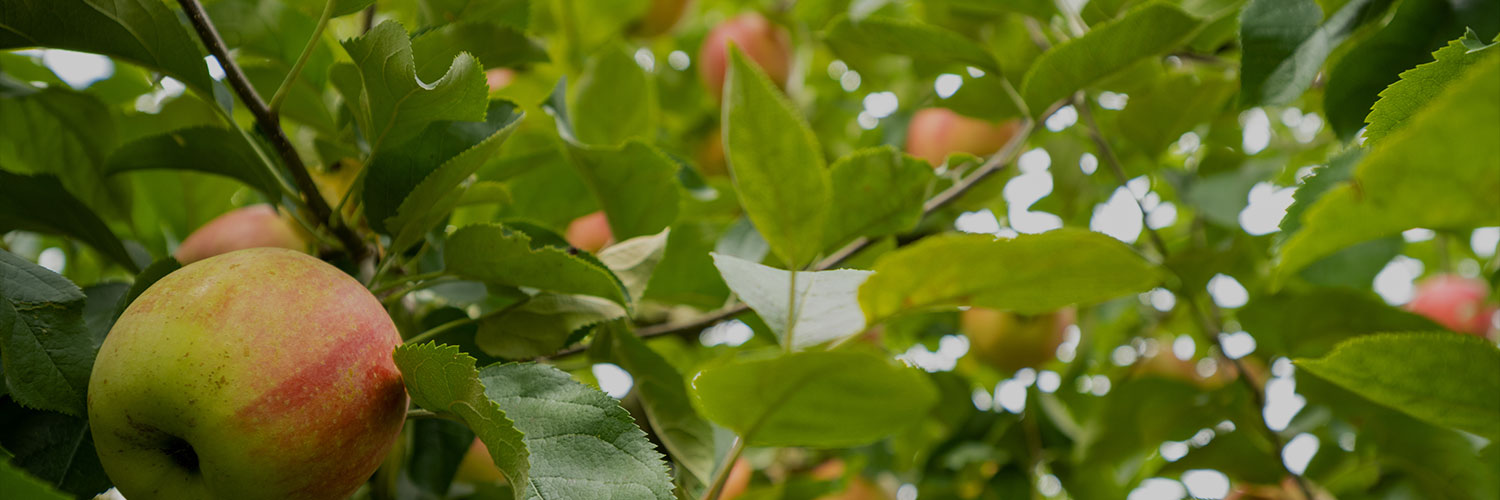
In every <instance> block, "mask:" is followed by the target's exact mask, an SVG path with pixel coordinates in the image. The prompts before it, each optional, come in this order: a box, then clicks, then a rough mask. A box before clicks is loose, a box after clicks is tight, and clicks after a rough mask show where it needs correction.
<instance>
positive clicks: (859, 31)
mask: <svg viewBox="0 0 1500 500" xmlns="http://www.w3.org/2000/svg"><path fill="white" fill-rule="evenodd" d="M823 38H825V39H827V40H828V41H830V42H834V43H840V44H848V45H850V46H853V47H859V48H861V49H865V50H875V51H879V52H888V53H892V54H900V55H903V56H908V57H912V58H915V59H921V60H932V61H940V62H956V63H962V64H967V65H970V66H974V67H977V68H980V69H983V70H985V71H991V72H995V73H999V72H1000V65H999V63H998V62H996V61H995V56H993V55H991V54H990V53H989V51H987V50H985V49H984V47H982V46H980V45H979V44H978V43H976V42H974V41H973V40H970V39H968V38H965V37H964V36H963V35H960V34H958V33H955V32H952V31H949V30H947V29H944V28H941V27H938V26H934V25H931V24H927V23H923V22H921V21H916V20H912V19H907V18H895V17H885V16H871V17H866V18H864V19H860V20H855V19H851V18H849V17H848V16H844V15H840V16H839V17H838V18H836V19H834V20H833V21H832V22H830V23H829V27H828V29H827V31H826V32H824V34H823ZM997 98H998V97H997Z"/></svg>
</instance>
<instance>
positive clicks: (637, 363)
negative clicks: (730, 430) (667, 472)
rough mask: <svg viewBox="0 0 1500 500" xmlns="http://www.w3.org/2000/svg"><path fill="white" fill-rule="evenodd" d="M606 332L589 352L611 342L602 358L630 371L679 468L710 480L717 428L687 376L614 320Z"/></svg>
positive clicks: (647, 413)
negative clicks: (696, 402)
mask: <svg viewBox="0 0 1500 500" xmlns="http://www.w3.org/2000/svg"><path fill="white" fill-rule="evenodd" d="M604 331H605V332H606V333H605V335H606V336H605V337H603V339H602V340H603V342H602V343H601V342H599V341H596V343H595V345H593V346H590V347H591V355H592V354H594V353H599V351H600V350H601V349H600V347H601V346H607V347H608V349H605V350H603V351H604V352H602V353H600V354H601V357H602V358H604V359H607V360H609V361H610V362H612V363H614V364H616V365H618V366H619V367H620V368H624V369H625V371H627V372H630V377H631V378H632V379H633V380H634V382H635V390H636V391H638V392H639V393H640V399H641V406H643V407H645V410H646V419H647V420H649V421H650V422H651V428H652V429H654V430H655V431H656V435H657V437H659V438H661V441H662V444H663V445H664V446H666V448H667V452H668V453H669V454H671V456H672V458H673V459H675V460H676V461H677V463H678V464H680V465H681V466H682V468H681V469H679V470H686V471H687V472H688V473H689V474H692V475H693V476H695V477H696V478H697V479H698V480H699V481H700V482H702V483H704V484H707V483H708V482H709V481H710V480H712V474H713V468H714V457H715V455H714V429H713V427H712V426H710V425H709V424H708V421H706V420H703V417H700V416H698V412H697V411H696V410H694V409H693V404H692V399H691V398H689V397H688V391H687V380H686V379H684V378H683V377H682V374H681V373H679V372H678V371H677V369H676V368H674V367H673V366H672V364H671V363H669V362H667V359H666V358H664V357H662V355H661V354H657V352H656V351H654V350H652V349H651V348H650V347H648V346H647V345H646V343H645V342H642V341H641V339H640V338H638V337H636V336H635V334H633V333H631V332H628V331H624V330H623V329H621V328H616V327H614V326H613V324H612V325H611V326H607V327H605V330H604Z"/></svg>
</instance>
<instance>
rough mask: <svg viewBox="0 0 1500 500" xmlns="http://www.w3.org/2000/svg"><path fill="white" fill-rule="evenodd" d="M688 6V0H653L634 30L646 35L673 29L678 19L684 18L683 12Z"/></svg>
mask: <svg viewBox="0 0 1500 500" xmlns="http://www.w3.org/2000/svg"><path fill="white" fill-rule="evenodd" d="M687 6H688V0H651V7H649V8H648V9H647V10H646V14H645V15H643V16H641V19H640V20H639V21H637V22H636V24H635V26H634V29H633V30H632V31H634V32H635V34H636V35H640V36H644V37H653V36H657V35H660V34H662V33H666V32H668V31H671V30H672V27H673V26H677V21H678V20H681V19H682V12H683V11H685V10H687Z"/></svg>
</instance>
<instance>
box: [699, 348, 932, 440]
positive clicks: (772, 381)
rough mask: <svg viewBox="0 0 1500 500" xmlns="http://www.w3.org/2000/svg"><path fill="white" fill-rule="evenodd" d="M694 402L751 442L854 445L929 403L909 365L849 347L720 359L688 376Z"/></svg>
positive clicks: (920, 377)
mask: <svg viewBox="0 0 1500 500" xmlns="http://www.w3.org/2000/svg"><path fill="white" fill-rule="evenodd" d="M692 394H693V401H694V404H695V405H697V407H698V409H699V410H700V411H701V412H702V414H703V416H705V417H707V418H708V419H709V420H712V421H714V422H715V423H718V424H719V425H723V426H724V427H728V428H729V429H730V430H733V431H734V432H735V433H736V434H739V436H740V437H741V438H742V439H744V440H745V442H747V443H748V444H749V445H751V446H808V447H815V448H837V447H849V446H859V445H863V444H867V443H870V442H873V441H875V440H877V439H880V438H882V437H885V436H889V435H891V434H893V433H895V432H897V431H900V430H902V429H904V428H906V427H908V426H910V425H912V424H913V423H915V422H916V421H918V420H919V418H920V417H922V416H923V415H926V414H927V410H928V409H929V408H931V407H932V405H934V404H936V403H937V399H938V396H937V389H935V388H934V387H933V385H932V382H931V381H930V380H928V379H927V377H926V376H925V375H924V374H923V373H922V372H921V371H918V370H917V369H915V368H911V367H907V366H902V365H899V364H896V363H894V362H892V361H891V360H888V359H884V358H882V357H879V356H876V355H873V354H869V353H864V352H854V351H815V352H800V353H794V354H788V355H785V356H781V357H778V358H773V359H767V360H760V361H746V362H740V363H733V364H726V365H720V366H716V367H713V368H709V369H707V370H704V371H701V372H698V374H696V375H694V376H693V377H692Z"/></svg>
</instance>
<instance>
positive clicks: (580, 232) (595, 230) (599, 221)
mask: <svg viewBox="0 0 1500 500" xmlns="http://www.w3.org/2000/svg"><path fill="white" fill-rule="evenodd" d="M563 238H564V239H566V240H568V244H569V245H573V247H574V248H577V249H579V250H584V251H587V252H589V253H594V252H598V251H599V250H600V249H603V248H604V247H606V246H608V245H609V244H610V243H613V242H614V234H613V233H611V232H610V230H609V219H608V218H607V217H605V216H604V212H603V211H602V210H601V211H598V212H594V213H591V214H588V215H585V216H583V217H579V218H577V219H573V222H570V223H568V230H567V231H566V232H565V233H563Z"/></svg>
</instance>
